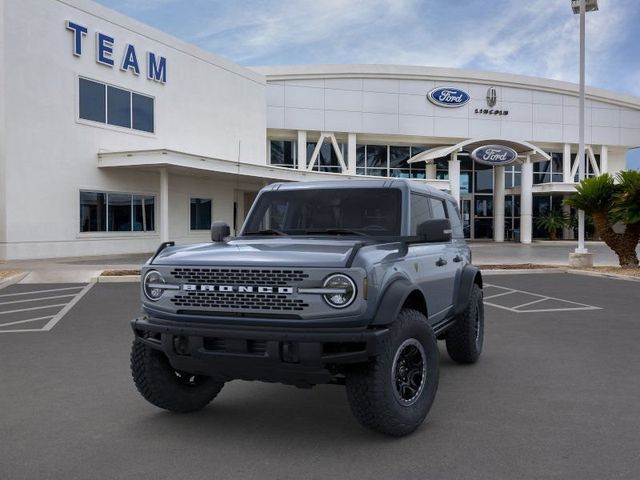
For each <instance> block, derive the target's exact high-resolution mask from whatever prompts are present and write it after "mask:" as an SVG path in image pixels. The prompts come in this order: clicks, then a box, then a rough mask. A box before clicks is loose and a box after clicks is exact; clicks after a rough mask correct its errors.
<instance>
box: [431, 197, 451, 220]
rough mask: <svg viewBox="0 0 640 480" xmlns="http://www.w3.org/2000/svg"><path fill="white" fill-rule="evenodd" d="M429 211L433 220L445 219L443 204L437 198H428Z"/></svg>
mask: <svg viewBox="0 0 640 480" xmlns="http://www.w3.org/2000/svg"><path fill="white" fill-rule="evenodd" d="M429 200H430V201H431V211H432V212H433V218H447V213H446V211H445V209H444V202H443V201H442V200H439V199H437V198H430V199H429Z"/></svg>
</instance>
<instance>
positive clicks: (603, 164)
mask: <svg viewBox="0 0 640 480" xmlns="http://www.w3.org/2000/svg"><path fill="white" fill-rule="evenodd" d="M608 172H609V147H607V146H606V145H602V146H601V147H600V174H601V175H602V174H603V173H608Z"/></svg>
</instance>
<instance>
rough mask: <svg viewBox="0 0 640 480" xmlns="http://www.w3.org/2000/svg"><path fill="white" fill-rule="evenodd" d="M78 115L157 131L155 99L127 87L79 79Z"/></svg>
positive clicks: (132, 127) (113, 123)
mask: <svg viewBox="0 0 640 480" xmlns="http://www.w3.org/2000/svg"><path fill="white" fill-rule="evenodd" d="M78 91H79V95H78V98H79V100H78V102H79V105H78V116H79V117H80V118H81V119H83V120H91V121H92V122H99V123H104V124H108V125H114V126H116V127H121V128H129V129H133V130H139V131H143V132H149V133H153V132H154V128H155V119H154V118H155V117H154V99H153V97H149V96H147V95H142V94H138V93H135V92H131V91H129V90H125V89H123V88H118V87H114V86H111V85H106V84H104V83H100V82H95V81H93V80H87V79H86V78H80V79H79V87H78Z"/></svg>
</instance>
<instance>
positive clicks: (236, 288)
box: [182, 284, 293, 295]
mask: <svg viewBox="0 0 640 480" xmlns="http://www.w3.org/2000/svg"><path fill="white" fill-rule="evenodd" d="M182 290H184V291H185V292H220V293H279V294H284V295H291V294H292V293H293V287H267V286H258V287H256V286H252V285H191V284H185V285H182Z"/></svg>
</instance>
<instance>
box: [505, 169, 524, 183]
mask: <svg viewBox="0 0 640 480" xmlns="http://www.w3.org/2000/svg"><path fill="white" fill-rule="evenodd" d="M521 174H522V166H521V165H508V166H506V167H504V186H505V188H513V187H518V186H520V176H521Z"/></svg>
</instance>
